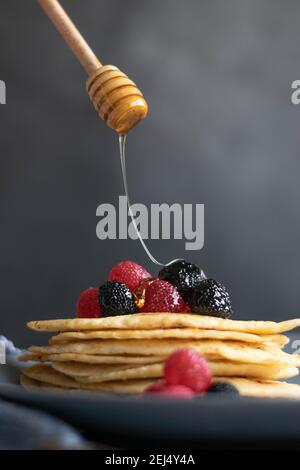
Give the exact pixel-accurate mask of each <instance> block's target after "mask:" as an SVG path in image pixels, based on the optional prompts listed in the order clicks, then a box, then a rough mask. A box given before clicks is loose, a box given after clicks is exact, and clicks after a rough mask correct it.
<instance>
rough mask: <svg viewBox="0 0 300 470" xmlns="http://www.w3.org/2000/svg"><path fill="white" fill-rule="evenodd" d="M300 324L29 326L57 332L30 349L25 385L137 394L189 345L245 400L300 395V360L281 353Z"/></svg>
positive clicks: (190, 321) (159, 318) (182, 321)
mask: <svg viewBox="0 0 300 470" xmlns="http://www.w3.org/2000/svg"><path fill="white" fill-rule="evenodd" d="M298 326H300V319H294V320H287V321H283V322H280V323H275V322H270V321H236V320H227V319H221V318H216V317H212V316H202V315H195V314H184V313H179V314H175V313H151V314H150V313H149V314H147V313H145V314H141V313H137V314H132V315H119V316H114V317H106V318H86V319H80V318H76V319H75V318H74V319H62V320H49V321H32V322H30V323H28V327H29V328H31V329H33V330H36V331H44V332H48V333H49V332H56V333H57V334H56V335H55V336H53V337H52V338H51V339H50V340H49V345H48V346H31V347H30V348H29V349H28V354H26V355H23V356H22V358H21V359H22V360H23V361H34V362H35V363H36V364H33V365H30V366H29V367H27V368H25V369H23V371H22V377H21V384H22V385H23V386H24V387H52V388H53V387H54V388H59V389H79V390H90V391H104V392H116V393H140V392H143V391H144V390H145V389H146V388H147V387H148V386H149V385H150V384H152V383H153V382H155V381H156V380H157V379H159V378H160V377H162V376H163V368H164V362H165V360H166V358H167V357H168V355H170V354H171V353H172V352H173V351H175V350H178V349H181V348H192V349H194V350H196V351H197V352H199V353H200V354H202V355H203V356H204V357H205V358H206V359H207V361H208V363H209V365H210V367H211V370H212V373H213V377H214V380H215V381H228V382H231V383H232V384H234V385H235V386H236V387H237V388H238V390H239V392H240V394H241V395H245V396H252V397H253V396H254V397H270V398H287V397H288V398H300V385H296V384H293V383H287V382H286V381H285V380H286V379H290V378H291V377H294V376H296V375H298V372H299V371H298V366H299V365H300V356H299V355H296V354H288V353H286V352H284V351H283V348H284V346H285V345H286V344H287V343H288V337H287V336H285V335H283V334H282V333H283V332H286V331H289V330H292V329H294V328H296V327H298Z"/></svg>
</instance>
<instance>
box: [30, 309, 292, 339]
mask: <svg viewBox="0 0 300 470" xmlns="http://www.w3.org/2000/svg"><path fill="white" fill-rule="evenodd" d="M27 326H28V327H29V328H31V329H32V330H36V331H54V332H55V331H84V330H104V329H141V330H147V329H149V330H151V329H159V328H200V329H210V330H223V331H240V332H245V333H253V334H277V333H282V332H284V331H289V330H292V329H294V328H297V327H299V326H300V318H295V319H293V320H286V321H282V322H279V323H276V322H272V321H255V320H251V321H241V320H227V319H223V318H217V317H209V316H204V315H197V314H186V313H146V314H141V313H135V314H132V315H118V316H114V317H105V318H71V319H62V320H42V321H31V322H29V323H27Z"/></svg>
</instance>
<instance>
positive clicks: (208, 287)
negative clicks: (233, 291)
mask: <svg viewBox="0 0 300 470" xmlns="http://www.w3.org/2000/svg"><path fill="white" fill-rule="evenodd" d="M189 306H190V308H191V310H192V312H193V313H198V314H201V315H209V316H212V317H220V318H229V317H230V315H231V313H232V307H231V301H230V297H229V294H228V292H227V290H226V289H225V287H224V286H223V285H222V284H221V283H220V282H217V281H215V280H214V279H204V280H203V281H201V282H200V284H199V286H198V287H196V289H194V292H193V294H192V296H191V298H190V301H189Z"/></svg>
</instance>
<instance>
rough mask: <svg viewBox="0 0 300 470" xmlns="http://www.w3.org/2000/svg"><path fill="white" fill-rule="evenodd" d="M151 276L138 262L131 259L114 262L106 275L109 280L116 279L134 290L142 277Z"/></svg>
mask: <svg viewBox="0 0 300 470" xmlns="http://www.w3.org/2000/svg"><path fill="white" fill-rule="evenodd" d="M148 277H151V274H149V273H148V271H146V269H144V268H143V267H142V266H140V265H139V264H136V263H134V262H133V261H121V263H119V264H116V265H115V266H114V267H113V268H112V270H111V271H110V273H109V275H108V280H109V281H118V282H123V284H126V286H127V287H129V289H130V290H131V292H134V291H135V290H136V289H137V288H138V286H139V284H140V282H141V281H142V280H143V279H146V278H148Z"/></svg>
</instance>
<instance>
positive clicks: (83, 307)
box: [76, 287, 101, 318]
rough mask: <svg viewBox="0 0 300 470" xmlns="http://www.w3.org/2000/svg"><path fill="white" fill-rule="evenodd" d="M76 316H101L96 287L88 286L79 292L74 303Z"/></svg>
mask: <svg viewBox="0 0 300 470" xmlns="http://www.w3.org/2000/svg"><path fill="white" fill-rule="evenodd" d="M76 316H77V317H78V318H98V317H101V308H100V305H99V289H98V287H89V288H88V289H86V290H84V291H83V292H81V294H80V296H79V297H78V300H77V304H76Z"/></svg>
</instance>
